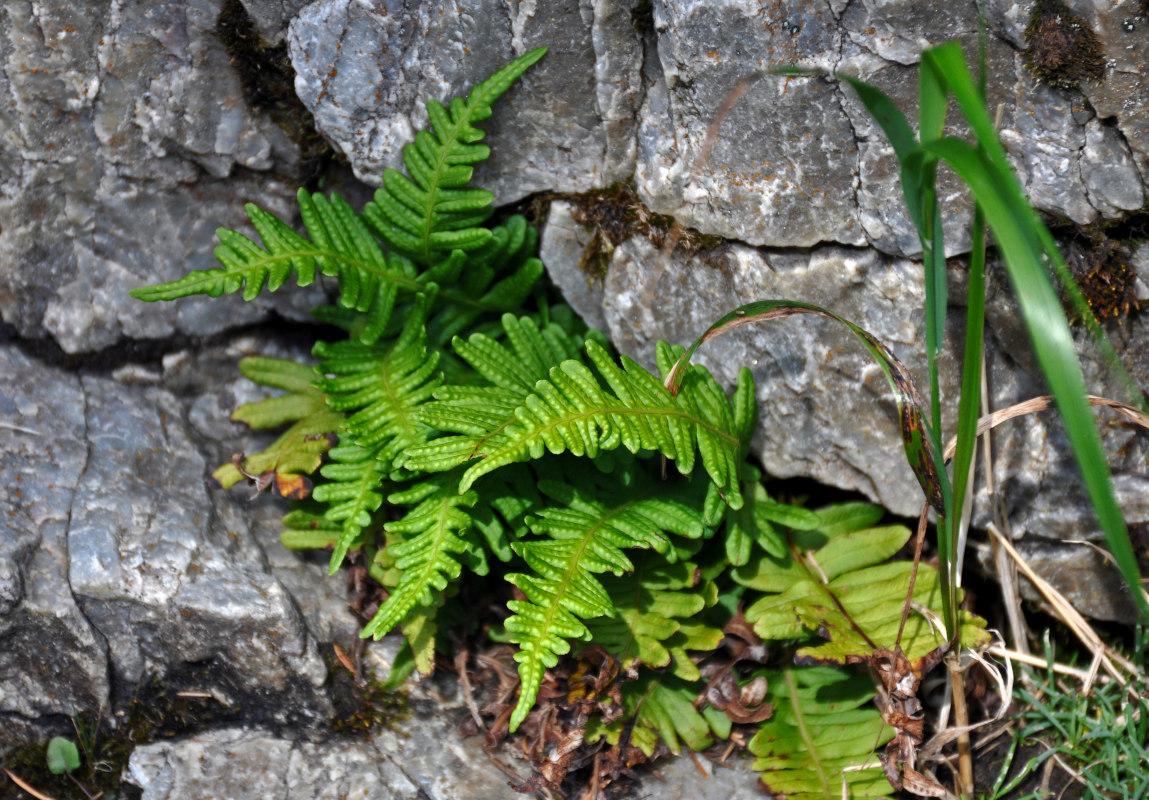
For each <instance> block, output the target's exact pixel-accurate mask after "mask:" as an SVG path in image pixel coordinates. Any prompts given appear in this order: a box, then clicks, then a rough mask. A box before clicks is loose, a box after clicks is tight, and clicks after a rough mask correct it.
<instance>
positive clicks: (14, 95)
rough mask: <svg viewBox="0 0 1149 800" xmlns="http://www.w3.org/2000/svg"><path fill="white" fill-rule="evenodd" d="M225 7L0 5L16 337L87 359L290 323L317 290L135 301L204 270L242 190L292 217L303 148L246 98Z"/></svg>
mask: <svg viewBox="0 0 1149 800" xmlns="http://www.w3.org/2000/svg"><path fill="white" fill-rule="evenodd" d="M222 6H223V2H222V0H217V2H173V3H164V4H162V6H157V5H155V4H154V3H138V4H137V3H127V4H123V3H111V2H103V3H98V4H94V5H93V4H85V5H82V6H80V5H75V6H51V5H43V4H38V3H31V4H29V3H23V2H18V0H12V1H11V2H4V3H0V31H2V33H0V63H2V64H3V69H0V108H3V109H4V111H3V113H2V114H0V220H2V223H0V299H2V300H3V302H2V303H0V317H2V318H3V321H4V322H7V323H9V324H11V325H13V326H15V327H16V329H17V330H18V331H19V332H20V333H21V334H22V335H24V336H44V335H50V336H52V337H53V338H54V339H55V340H56V341H57V342H59V344H60V346H61V347H63V348H64V349H65V350H66V351H68V352H73V353H74V352H87V351H92V350H98V349H100V348H103V347H107V346H109V345H112V344H114V343H115V342H117V341H119V340H121V339H123V338H137V339H143V338H157V337H165V336H170V335H171V334H173V333H176V332H179V333H187V334H205V333H213V332H216V331H219V330H221V329H223V328H225V327H227V326H229V325H233V324H236V323H240V324H242V323H244V322H253V321H256V320H259V319H262V318H265V317H266V316H267V314H268V311H269V309H270V308H272V307H276V308H278V310H279V311H281V312H282V313H285V314H287V315H288V316H296V317H298V316H300V315H301V314H303V313H304V312H305V311H306V309H307V308H309V307H310V305H311V304H312V303H313V301H314V300H315V299H316V298H317V297H318V295H317V294H314V293H312V294H310V295H309V294H307V293H302V294H301V293H296V294H295V296H294V298H293V299H289V300H287V301H285V302H279V303H273V302H268V301H259V302H257V303H255V304H253V305H245V304H243V303H241V302H239V301H238V300H236V301H234V302H226V301H225V302H222V303H221V302H211V303H204V302H198V301H192V302H189V303H187V304H184V305H183V306H182V307H181V309H180V310H179V311H178V312H176V313H175V314H173V313H172V312H171V311H170V310H165V309H161V308H159V307H157V306H147V305H144V304H141V303H137V302H134V301H132V300H131V298H129V297H128V295H127V292H128V291H129V290H130V289H133V288H135V287H137V286H140V285H143V284H147V283H156V282H160V281H163V280H172V279H174V278H176V277H178V276H180V275H182V274H184V273H185V272H186V271H187V270H188V269H189V267H195V266H198V267H200V268H207V267H209V266H211V265H212V259H211V255H210V254H211V247H212V243H213V242H212V232H213V231H214V230H215V228H216V227H217V226H219V225H224V226H227V227H239V228H242V227H244V226H245V225H246V221H245V218H244V217H243V214H242V200H243V199H244V198H251V199H256V198H258V199H259V201H260V203H261V204H264V205H265V206H267V207H268V208H270V209H273V210H274V211H275V212H276V213H279V214H283V215H287V216H288V217H290V215H291V214H292V203H291V201H290V197H291V194H292V192H293V191H294V184H295V182H296V180H297V178H296V172H297V165H298V161H299V148H298V147H297V146H296V145H295V144H294V143H293V142H292V141H291V140H290V139H289V138H288V137H287V135H286V134H285V133H284V132H283V131H282V130H280V129H279V128H278V127H277V126H276V125H275V124H274V123H273V122H271V120H270V119H269V118H268V117H266V116H265V115H264V114H262V113H261V112H259V111H257V110H255V109H253V108H251V107H250V105H249V104H248V102H247V101H246V100H245V98H244V95H243V91H242V88H241V84H240V78H239V75H238V73H237V72H236V70H235V69H234V68H233V67H232V66H231V64H230V61H229V56H228V53H227V52H226V51H225V49H224V46H223V44H222V42H221V40H220V39H219V37H217V35H216V33H215V26H216V22H217V19H218V17H219V14H220V10H221V8H222ZM260 173H267V174H266V175H264V176H261V175H260ZM277 174H278V175H283V176H287V177H288V180H287V181H281V180H278V179H276V175H277Z"/></svg>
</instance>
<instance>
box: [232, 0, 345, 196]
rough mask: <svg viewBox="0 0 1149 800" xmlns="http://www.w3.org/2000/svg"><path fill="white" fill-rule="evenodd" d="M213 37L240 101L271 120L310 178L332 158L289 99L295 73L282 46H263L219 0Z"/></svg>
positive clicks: (236, 6)
mask: <svg viewBox="0 0 1149 800" xmlns="http://www.w3.org/2000/svg"><path fill="white" fill-rule="evenodd" d="M215 35H216V36H217V37H219V40H220V42H221V43H222V44H223V46H224V49H225V50H227V54H228V56H230V57H231V63H232V66H233V67H235V69H236V71H237V72H238V73H239V79H240V84H241V85H242V87H243V94H244V98H245V99H246V100H247V102H248V104H249V105H251V107H252V108H257V109H259V110H260V111H262V112H264V113H265V114H267V115H268V116H269V117H271V119H272V120H273V121H274V122H275V124H276V125H278V126H279V127H280V128H282V129H283V131H284V132H285V133H286V134H287V135H288V136H290V137H291V140H292V141H293V142H295V143H296V144H297V145H298V146H299V149H300V151H301V161H302V165H303V170H304V177H305V179H310V178H309V176H311V175H314V174H315V173H317V172H318V171H319V169H320V167H321V166H322V165H323V164H324V163H325V162H327V161H329V160H331V159H332V158H333V157H334V155H335V154H334V150H333V149H332V147H331V145H330V144H329V143H328V142H327V140H326V139H324V138H323V137H322V136H321V135H320V134H319V132H318V131H317V130H316V129H315V119H314V118H313V117H312V116H311V112H310V111H308V110H307V107H306V106H304V105H303V101H301V100H300V99H299V96H298V95H296V94H295V70H294V68H292V66H291V59H290V58H288V55H287V43H286V42H281V43H279V44H276V45H270V44H268V43H266V42H265V41H264V40H263V39H262V37H260V35H259V31H257V30H256V28H255V24H254V23H253V22H252V21H251V17H249V16H248V14H247V9H245V8H244V7H243V3H242V2H241V1H240V0H225V2H224V4H223V8H221V9H220V12H219V17H218V18H217V19H216V23H215Z"/></svg>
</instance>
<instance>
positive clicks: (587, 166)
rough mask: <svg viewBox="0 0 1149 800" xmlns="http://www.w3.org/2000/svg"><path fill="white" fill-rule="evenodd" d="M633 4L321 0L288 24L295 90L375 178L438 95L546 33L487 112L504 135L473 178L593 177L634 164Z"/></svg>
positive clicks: (365, 176)
mask: <svg viewBox="0 0 1149 800" xmlns="http://www.w3.org/2000/svg"><path fill="white" fill-rule="evenodd" d="M634 5H635V4H634V3H625V2H624V3H613V2H605V1H604V0H600V1H599V2H596V3H593V4H592V3H583V4H579V5H574V4H569V3H537V4H531V5H529V6H511V7H508V6H507V5H505V4H502V3H497V2H493V0H467V2H463V3H457V2H434V3H421V4H417V5H416V6H414V7H413V8H412V9H411V10H410V11H407V10H394V9H390V10H382V9H376V8H372V7H369V6H367V5H365V4H362V3H356V2H351V0H319V2H315V3H312V4H311V5H309V6H307V7H306V8H305V9H303V11H302V12H301V13H300V14H299V16H298V17H297V18H296V19H295V21H294V22H293V23H292V26H291V30H290V33H289V35H288V42H289V44H290V46H291V58H292V63H293V64H294V66H295V70H296V73H297V75H298V77H297V79H296V90H297V91H298V93H299V96H300V98H301V99H302V100H303V102H304V103H305V104H306V105H307V107H308V109H309V110H310V111H311V112H312V114H314V115H315V118H316V124H317V125H318V126H319V129H320V130H321V131H323V133H324V135H326V136H327V137H328V138H329V139H330V140H332V141H333V142H334V143H335V144H336V145H337V146H338V147H339V148H340V149H341V150H342V151H343V152H344V153H345V154H346V155H347V157H348V159H349V160H350V162H351V164H352V166H353V168H354V169H355V174H356V175H357V176H358V177H359V178H360V179H361V180H363V181H367V182H368V183H372V184H375V185H378V184H379V183H380V181H381V179H382V173H383V169H384V168H385V167H396V168H399V167H401V165H402V161H401V150H402V146H403V145H404V144H406V143H407V142H409V141H411V139H412V138H413V136H414V131H415V130H416V129H417V128H420V127H424V126H426V125H427V114H426V110H425V108H424V105H425V103H426V101H427V100H428V99H434V100H440V101H443V102H446V101H449V100H450V98H452V97H455V96H464V95H465V94H466V92H467V91H469V90H470V88H471V87H472V86H474V85H475V84H476V83H478V82H479V81H481V80H483V79H484V78H486V77H487V76H488V75H490V74H492V73H493V72H495V71H496V70H497V69H499V68H500V67H502V66H503V65H504V64H506V63H507V62H508V61H510V60H511V59H512V58H513V57H514V56H515V55H517V54H521V53H523V52H525V51H526V50H529V49H531V48H534V47H538V46H540V45H547V46H549V47H550V48H551V50H550V53H549V54H548V56H547V58H546V59H545V60H544V61H543V62H542V63H540V64H538V65H536V66H535V67H533V68H532V69H531V71H530V73H529V74H528V75H527V76H525V77H524V78H523V79H522V81H521V83H520V85H519V86H517V87H514V88H512V90H511V91H510V92H509V93H508V95H507V96H505V97H504V98H503V99H502V100H500V101H499V103H498V104H497V106H496V108H495V114H494V118H493V119H492V120H491V121H490V122H489V123H484V125H483V127H484V128H485V129H486V130H487V131H489V132H490V137H489V139H490V140H491V141H493V142H495V143H496V146H495V147H494V154H493V156H492V158H491V160H490V161H489V162H487V163H485V164H483V165H481V166H480V167H479V168H478V169H477V171H476V182H477V183H478V184H479V185H482V186H483V187H485V188H487V189H489V190H491V191H493V192H494V193H495V198H496V200H495V202H496V203H507V202H513V201H515V200H518V199H520V198H522V197H524V196H526V195H528V194H530V193H532V192H536V191H542V190H553V189H558V190H560V191H585V190H587V189H590V188H592V187H594V186H601V185H606V184H609V183H612V182H614V181H617V180H621V179H624V178H626V177H627V176H628V175H629V174H630V173H631V171H632V170H633V168H634V166H633V161H634V157H633V149H634V143H633V128H634V120H633V116H634V110H635V108H636V106H637V103H638V97H639V92H640V85H639V68H640V65H641V63H642V48H641V46H640V41H639V37H638V34H637V33H635V32H634V30H633V28H632V25H631V22H630V10H631V8H632V6H634ZM500 142H507V143H511V142H513V143H514V145H513V147H507V146H503V147H500V146H499V145H498V143H500Z"/></svg>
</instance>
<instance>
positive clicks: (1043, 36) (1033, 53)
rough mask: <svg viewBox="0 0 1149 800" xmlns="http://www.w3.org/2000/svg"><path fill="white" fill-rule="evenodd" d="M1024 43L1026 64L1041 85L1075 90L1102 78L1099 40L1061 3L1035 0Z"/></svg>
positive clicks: (1102, 59)
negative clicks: (1081, 85)
mask: <svg viewBox="0 0 1149 800" xmlns="http://www.w3.org/2000/svg"><path fill="white" fill-rule="evenodd" d="M1025 41H1026V42H1027V43H1028V44H1029V46H1028V47H1027V48H1026V50H1025V64H1026V66H1027V67H1029V70H1030V72H1032V73H1033V74H1034V76H1035V77H1036V78H1037V79H1038V80H1040V81H1041V82H1042V83H1044V84H1047V85H1049V86H1054V87H1057V88H1059V89H1074V88H1076V87H1077V86H1078V85H1079V84H1080V83H1081V82H1082V81H1095V80H1099V79H1100V78H1101V77H1102V76H1103V75H1104V74H1105V55H1104V53H1103V51H1102V49H1101V40H1100V39H1098V38H1097V34H1096V33H1094V32H1093V29H1092V28H1090V27H1089V24H1088V23H1087V22H1086V21H1085V20H1084V19H1082V18H1081V17H1079V16H1077V15H1076V14H1074V13H1073V12H1072V11H1070V10H1069V8H1068V7H1067V6H1066V5H1065V4H1064V3H1062V2H1061V0H1037V4H1036V5H1034V7H1033V14H1032V15H1031V16H1030V18H1029V25H1028V26H1026V29H1025Z"/></svg>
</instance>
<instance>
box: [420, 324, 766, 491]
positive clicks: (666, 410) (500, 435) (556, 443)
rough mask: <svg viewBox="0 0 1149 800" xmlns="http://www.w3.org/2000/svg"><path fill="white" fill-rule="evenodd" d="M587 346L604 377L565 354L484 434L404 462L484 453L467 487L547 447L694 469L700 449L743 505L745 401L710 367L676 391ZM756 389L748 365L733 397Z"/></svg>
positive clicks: (473, 433)
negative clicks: (647, 458) (655, 459)
mask: <svg viewBox="0 0 1149 800" xmlns="http://www.w3.org/2000/svg"><path fill="white" fill-rule="evenodd" d="M586 353H587V356H588V358H589V359H590V361H591V362H592V363H593V365H594V367H595V370H597V373H598V375H600V376H601V378H602V381H601V382H600V380H599V378H597V377H596V375H595V372H592V370H591V369H590V367H588V366H586V365H584V364H583V363H581V362H580V361H575V360H568V361H564V362H563V363H562V364H560V365H559V366H557V367H554V368H552V369H551V370H550V371H549V373H548V379H547V380H545V381H539V382H538V383H536V385H535V387H534V389H533V391H532V392H531V393H530V394H528V395H527V396H526V397H525V398H524V399H523V401H522V403H521V404H520V405H519V406H518V407H517V408H516V409H515V410H514V413H513V415H508V416H507V417H506V418H505V419H503V420H502V421H500V422H499V423H498V424H496V425H493V426H491V427H489V428H488V430H487V431H485V432H483V433H479V432H478V431H477V430H475V429H474V428H473V427H472V428H471V429H470V430H466V431H460V434H461V435H460V436H454V437H444V438H442V439H438V440H435V441H433V442H429V443H428V444H427V445H424V446H421V447H416V448H412V449H411V450H409V451H408V452H407V457H406V461H405V466H406V467H407V468H408V469H417V468H424V469H425V468H428V465H430V464H432V463H434V464H436V465H442V464H450V465H452V466H453V465H454V464H462V463H465V462H466V461H468V460H470V459H474V458H478V459H479V461H478V462H477V463H475V464H473V465H471V466H470V467H469V468H468V469H467V471H466V472H465V473H464V475H463V480H462V482H461V483H460V491H465V490H466V489H467V488H469V487H470V486H471V485H472V484H473V483H474V481H475V480H477V479H478V478H479V477H481V476H483V475H486V474H487V473H490V472H493V471H494V470H496V469H499V468H500V467H503V466H506V465H507V464H512V463H515V462H520V461H528V460H532V459H537V458H541V457H542V455H543V454H544V453H546V452H548V451H549V452H551V453H562V452H570V453H573V454H574V455H577V456H586V457H589V458H595V457H596V456H598V455H599V454H600V453H602V452H606V451H609V450H613V449H615V448H617V447H619V446H623V447H625V448H626V449H627V450H629V451H630V452H632V453H636V452H638V451H640V450H654V451H657V452H659V453H661V454H662V455H664V456H666V457H667V458H669V459H671V460H673V461H674V462H675V465H676V466H677V467H678V470H679V472H681V473H682V474H683V475H688V474H690V472H691V470H692V469H693V468H694V460H695V449H696V448H697V450H698V452H699V453H700V454H701V458H702V463H703V466H704V467H705V468H706V472H707V473H708V474H709V475H710V478H711V480H713V481H714V483H715V484H717V485H718V487H719V488H720V489H721V491H722V492H723V495H724V497H725V499H726V501H727V503H728V504H729V505H730V507H731V508H740V507H741V506H742V495H741V492H740V490H739V486H738V474H739V469H740V466H741V461H742V448H743V440H742V438H741V428H742V427H743V426H742V425H741V420H740V419H739V418H738V417H737V416H736V412H735V409H736V407H739V406H742V405H744V403H742V402H741V401H735V403H734V404H733V405H732V404H731V402H730V401H729V400H728V399H727V397H726V395H725V393H724V392H723V391H722V388H721V387H720V386H718V384H717V382H716V381H715V380H714V379H713V378H712V377H711V376H710V373H709V372H707V371H706V369H705V368H703V367H698V366H694V365H692V366H691V368H690V371H689V372H688V373H687V374H686V376H685V378H684V380H683V382H682V388H681V390H680V392H679V394H678V396H677V397H675V396H672V395H671V394H670V392H669V391H668V390H667V389H666V387H665V386H663V385H662V382H661V381H660V380H659V379H658V378H656V377H655V376H653V375H651V374H650V373H649V372H647V371H646V370H645V369H643V368H642V367H641V366H640V365H639V364H637V363H635V362H634V361H631V360H630V359H628V358H626V357H625V356H624V357H623V358H622V366H621V367H619V366H618V364H616V363H615V361H614V360H613V359H612V358H611V357H610V355H609V354H608V353H607V352H606V350H605V349H603V348H602V347H601V346H600V345H598V344H597V343H596V342H595V341H593V340H590V341H588V342H587V343H586ZM604 384H605V386H604ZM753 391H754V387H753V382H752V378H751V377H750V372H749V370H742V372H741V373H739V378H738V387H737V389H736V390H735V396H736V397H742V396H744V395H745V394H747V393H749V394H752V393H753ZM438 409H439V407H438V406H437V405H436V404H433V406H432V407H429V408H428V411H427V413H428V414H429V415H431V414H435V413H438ZM436 419H437V418H436ZM432 424H435V425H438V422H432ZM452 460H454V464H451V461H452Z"/></svg>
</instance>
